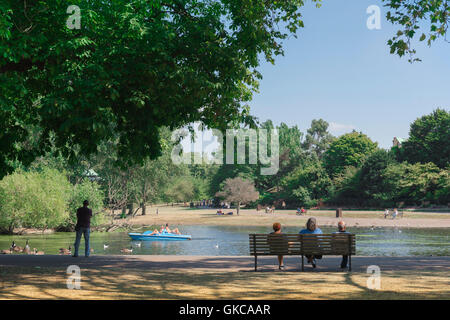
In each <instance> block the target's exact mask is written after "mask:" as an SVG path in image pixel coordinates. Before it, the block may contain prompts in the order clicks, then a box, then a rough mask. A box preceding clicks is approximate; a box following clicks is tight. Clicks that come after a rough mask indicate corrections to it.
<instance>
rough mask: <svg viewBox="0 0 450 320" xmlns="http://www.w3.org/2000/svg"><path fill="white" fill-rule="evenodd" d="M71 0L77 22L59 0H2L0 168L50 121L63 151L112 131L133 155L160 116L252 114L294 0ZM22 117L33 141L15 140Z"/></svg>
mask: <svg viewBox="0 0 450 320" xmlns="http://www.w3.org/2000/svg"><path fill="white" fill-rule="evenodd" d="M313 1H314V2H318V1H319V0H313ZM70 4H72V5H77V6H78V7H79V8H80V10H81V12H80V14H81V17H82V20H81V28H80V29H76V28H75V29H69V28H68V27H67V26H66V21H67V20H68V18H69V16H68V15H67V13H66V12H67V9H68V3H67V1H65V0H49V1H16V0H7V1H2V2H1V4H0V52H1V53H2V55H1V57H0V132H1V134H0V155H1V156H0V161H1V162H2V163H1V166H0V169H1V172H0V176H3V175H4V174H6V173H7V172H10V171H11V167H10V166H8V162H7V160H11V159H12V160H14V159H15V158H16V157H19V158H20V160H21V161H24V163H25V165H27V164H28V163H29V162H31V161H32V160H33V159H34V158H35V157H36V155H39V154H42V153H43V152H44V151H45V150H46V149H47V148H48V146H49V141H48V140H49V139H48V138H49V136H50V135H51V134H52V133H55V145H56V147H57V148H58V149H59V150H61V151H62V152H63V155H64V156H65V157H67V158H69V159H75V158H76V156H75V154H74V152H73V148H72V146H74V145H77V146H79V150H80V152H81V154H83V155H85V156H88V155H90V154H93V153H95V152H96V151H97V146H98V145H99V144H100V142H101V141H105V140H108V139H111V138H112V137H114V136H115V135H116V134H117V135H118V136H119V142H118V145H117V148H118V158H119V160H120V161H123V162H124V163H127V164H132V163H140V164H141V163H142V161H143V159H145V158H146V157H148V156H149V157H150V158H155V157H157V156H159V155H160V154H161V144H160V136H159V130H158V129H159V128H160V127H162V126H168V127H170V128H171V129H174V128H178V127H182V126H184V125H186V124H189V123H192V122H195V121H200V122H202V123H204V124H205V125H207V126H208V127H217V128H222V129H223V128H225V127H226V126H227V125H228V124H229V123H233V124H234V125H238V124H240V123H244V124H252V123H254V118H253V117H251V116H250V115H249V108H248V105H246V102H248V101H249V100H250V99H251V97H252V92H253V91H254V90H256V89H257V87H258V80H259V79H260V78H261V75H260V73H259V72H258V71H257V68H258V66H259V64H260V57H262V56H263V57H265V59H266V60H267V61H269V62H271V63H274V61H275V57H276V56H278V55H281V54H283V40H284V39H286V38H287V37H288V36H289V35H294V36H295V33H296V32H297V30H298V29H299V28H301V27H303V22H302V20H301V14H300V12H299V9H300V8H301V7H302V6H303V4H304V1H301V0H292V1H244V2H243V1H241V0H211V1H198V0H167V1H163V0H153V1H145V0H130V1H106V0H98V1H90V0H74V1H72V2H71V3H70ZM278 24H283V29H280V28H278V27H277V25H278ZM30 126H37V127H39V128H40V136H39V143H38V144H36V145H34V146H33V148H31V149H30V150H18V148H17V145H18V144H20V143H21V142H23V141H25V140H26V139H27V137H28V131H27V128H28V127H30ZM25 151H26V152H25Z"/></svg>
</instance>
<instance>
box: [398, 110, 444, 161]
mask: <svg viewBox="0 0 450 320" xmlns="http://www.w3.org/2000/svg"><path fill="white" fill-rule="evenodd" d="M449 141H450V112H449V111H446V110H444V109H436V110H435V111H433V112H432V113H431V114H429V115H425V116H423V117H421V118H419V119H417V120H416V121H414V122H413V123H412V124H411V128H410V131H409V138H408V140H407V141H405V142H404V143H403V145H402V149H403V150H402V153H401V155H402V156H403V159H405V160H407V161H408V162H410V163H416V162H420V163H427V162H433V163H434V164H436V165H437V166H438V167H440V168H445V167H446V166H448V165H449V164H450V143H449Z"/></svg>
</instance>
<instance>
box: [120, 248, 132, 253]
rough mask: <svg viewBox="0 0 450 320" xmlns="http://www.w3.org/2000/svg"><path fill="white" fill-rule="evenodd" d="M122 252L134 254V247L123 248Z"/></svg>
mask: <svg viewBox="0 0 450 320" xmlns="http://www.w3.org/2000/svg"><path fill="white" fill-rule="evenodd" d="M120 252H123V253H132V252H133V247H130V249H127V248H123V249H122V250H120Z"/></svg>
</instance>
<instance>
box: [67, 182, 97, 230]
mask: <svg viewBox="0 0 450 320" xmlns="http://www.w3.org/2000/svg"><path fill="white" fill-rule="evenodd" d="M103 199H104V195H103V191H102V190H101V189H100V185H99V184H98V183H97V182H94V181H89V180H87V179H85V180H83V181H82V182H81V183H78V184H76V185H74V186H73V188H72V193H71V196H70V200H69V213H70V214H69V221H68V223H67V224H68V225H69V226H74V225H75V224H76V222H77V209H78V208H80V207H81V206H82V205H83V201H84V200H88V201H89V208H91V209H92V219H91V225H92V226H98V225H101V224H103V223H105V221H106V217H105V214H104V212H103Z"/></svg>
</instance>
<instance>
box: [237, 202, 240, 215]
mask: <svg viewBox="0 0 450 320" xmlns="http://www.w3.org/2000/svg"><path fill="white" fill-rule="evenodd" d="M240 207H241V203H240V202H238V203H237V212H236V214H237V215H239V208H240Z"/></svg>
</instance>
